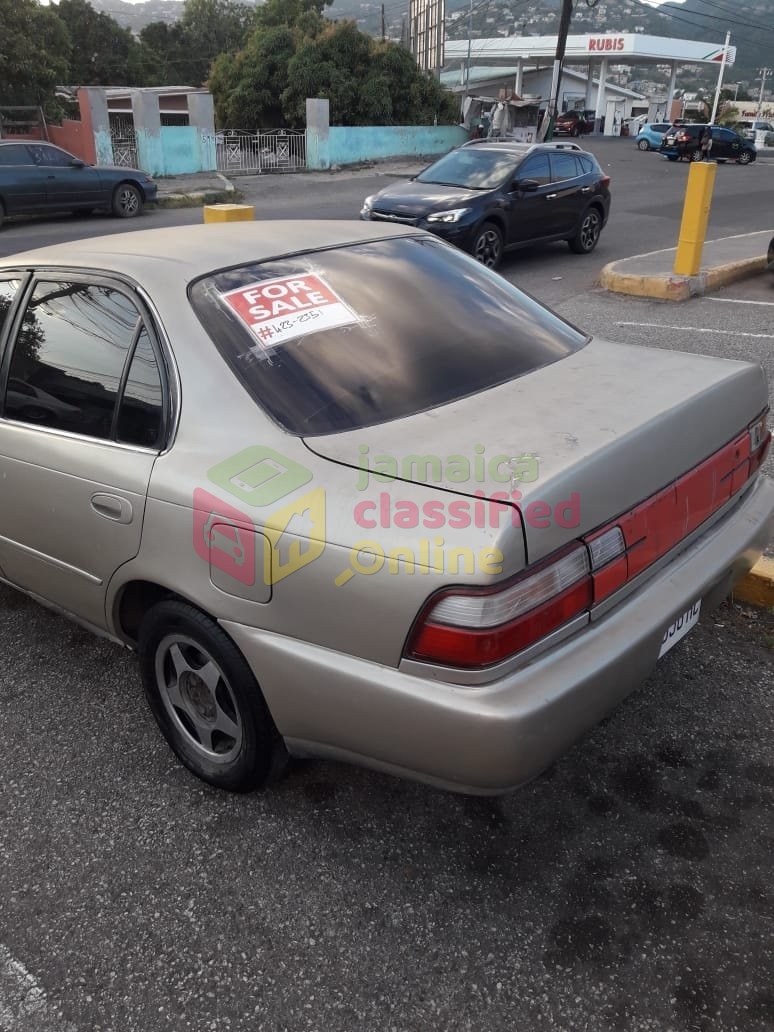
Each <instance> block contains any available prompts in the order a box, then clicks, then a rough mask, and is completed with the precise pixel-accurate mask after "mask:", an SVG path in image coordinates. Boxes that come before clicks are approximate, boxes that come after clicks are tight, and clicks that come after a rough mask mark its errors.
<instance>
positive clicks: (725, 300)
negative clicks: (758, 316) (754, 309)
mask: <svg viewBox="0 0 774 1032" xmlns="http://www.w3.org/2000/svg"><path fill="white" fill-rule="evenodd" d="M702 300H704V301H714V302H715V303H716V304H723V305H762V306H764V307H768V308H774V301H747V300H746V299H744V298H741V297H739V298H737V297H705V298H703V299H702Z"/></svg>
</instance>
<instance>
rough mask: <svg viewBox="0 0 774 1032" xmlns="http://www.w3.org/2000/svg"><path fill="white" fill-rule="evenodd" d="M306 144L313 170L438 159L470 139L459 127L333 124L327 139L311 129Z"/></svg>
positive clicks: (308, 159) (310, 166)
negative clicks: (383, 162) (369, 162)
mask: <svg viewBox="0 0 774 1032" xmlns="http://www.w3.org/2000/svg"><path fill="white" fill-rule="evenodd" d="M307 132H308V136H307V145H306V155H307V165H308V167H309V168H310V169H325V168H331V166H332V165H355V164H357V163H358V162H361V161H383V160H385V159H387V158H417V157H435V156H436V155H439V154H445V153H446V152H447V151H449V150H451V149H452V147H458V146H459V145H460V144H461V143H464V142H465V141H466V140H467V139H469V135H468V133H467V132H466V131H465V130H464V129H462V128H460V126H457V125H436V126H432V125H428V126H424V125H366V126H341V125H332V126H331V127H330V128H329V129H328V133H327V139H326V138H325V137H324V136H323V135H322V134H321V133H318V131H317V130H316V129H313V128H309V130H308V131H307Z"/></svg>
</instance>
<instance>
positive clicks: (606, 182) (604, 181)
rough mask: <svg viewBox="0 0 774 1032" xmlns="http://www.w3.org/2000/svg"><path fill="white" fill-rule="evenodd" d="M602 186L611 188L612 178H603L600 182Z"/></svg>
mask: <svg viewBox="0 0 774 1032" xmlns="http://www.w3.org/2000/svg"><path fill="white" fill-rule="evenodd" d="M600 185H601V186H604V187H608V186H610V176H602V179H601V180H600Z"/></svg>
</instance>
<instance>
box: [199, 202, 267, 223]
mask: <svg viewBox="0 0 774 1032" xmlns="http://www.w3.org/2000/svg"><path fill="white" fill-rule="evenodd" d="M202 213H203V215H204V221H205V222H250V221H251V220H252V219H254V218H255V208H254V207H253V206H252V204H205V205H204V207H203V208H202Z"/></svg>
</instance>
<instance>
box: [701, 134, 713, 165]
mask: <svg viewBox="0 0 774 1032" xmlns="http://www.w3.org/2000/svg"><path fill="white" fill-rule="evenodd" d="M711 150H712V129H711V127H710V126H708V125H705V126H704V129H703V131H702V134H701V137H700V138H699V161H709V160H710V152H711Z"/></svg>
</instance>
